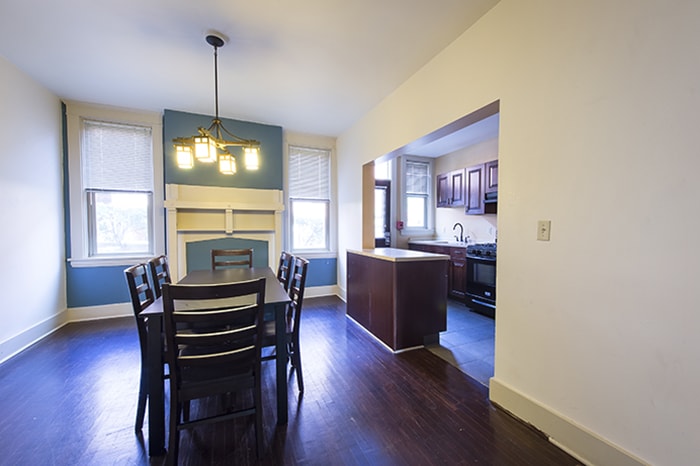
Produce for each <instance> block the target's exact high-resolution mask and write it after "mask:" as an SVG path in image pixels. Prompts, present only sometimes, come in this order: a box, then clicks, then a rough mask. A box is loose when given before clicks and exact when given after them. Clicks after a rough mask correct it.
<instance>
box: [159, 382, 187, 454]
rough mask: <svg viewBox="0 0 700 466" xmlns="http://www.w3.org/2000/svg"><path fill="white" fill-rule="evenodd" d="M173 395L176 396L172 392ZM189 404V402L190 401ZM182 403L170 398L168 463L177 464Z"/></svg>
mask: <svg viewBox="0 0 700 466" xmlns="http://www.w3.org/2000/svg"><path fill="white" fill-rule="evenodd" d="M171 396H173V397H174V396H175V395H174V394H171ZM188 404H189V403H188ZM181 406H182V405H181V404H180V403H179V402H178V400H176V399H172V398H171V400H170V437H169V438H168V452H167V456H166V461H165V462H166V464H167V465H171V466H172V465H176V464H177V456H178V448H179V446H180V430H179V429H178V428H177V426H178V424H179V423H180V422H179V419H180V408H181Z"/></svg>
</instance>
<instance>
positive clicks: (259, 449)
mask: <svg viewBox="0 0 700 466" xmlns="http://www.w3.org/2000/svg"><path fill="white" fill-rule="evenodd" d="M253 397H254V398H255V399H254V402H255V446H256V453H257V455H258V458H262V456H263V426H262V393H261V388H260V387H257V388H256V389H255V393H254V394H253Z"/></svg>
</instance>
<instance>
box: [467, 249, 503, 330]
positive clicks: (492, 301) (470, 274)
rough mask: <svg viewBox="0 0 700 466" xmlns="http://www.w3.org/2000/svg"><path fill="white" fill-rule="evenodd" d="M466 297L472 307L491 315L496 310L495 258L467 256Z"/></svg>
mask: <svg viewBox="0 0 700 466" xmlns="http://www.w3.org/2000/svg"><path fill="white" fill-rule="evenodd" d="M467 298H468V300H469V301H470V302H471V304H472V305H473V307H474V309H475V310H476V311H479V312H482V313H483V312H484V311H485V313H486V314H488V315H490V316H491V317H493V316H494V314H495V310H496V259H494V258H485V257H480V256H472V255H468V256H467Z"/></svg>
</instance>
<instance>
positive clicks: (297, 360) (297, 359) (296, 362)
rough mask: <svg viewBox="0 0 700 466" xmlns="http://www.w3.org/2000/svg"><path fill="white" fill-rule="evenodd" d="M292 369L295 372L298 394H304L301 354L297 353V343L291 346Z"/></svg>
mask: <svg viewBox="0 0 700 466" xmlns="http://www.w3.org/2000/svg"><path fill="white" fill-rule="evenodd" d="M292 348H293V352H292V367H293V368H295V369H296V371H297V385H298V386H299V392H300V393H304V376H303V375H302V373H301V354H300V353H299V342H298V341H295V342H294V343H293V344H292Z"/></svg>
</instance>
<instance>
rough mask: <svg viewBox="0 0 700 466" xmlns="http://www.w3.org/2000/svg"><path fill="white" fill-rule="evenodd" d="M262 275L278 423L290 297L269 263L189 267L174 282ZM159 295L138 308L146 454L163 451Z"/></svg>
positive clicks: (284, 404)
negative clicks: (143, 336) (142, 328)
mask: <svg viewBox="0 0 700 466" xmlns="http://www.w3.org/2000/svg"><path fill="white" fill-rule="evenodd" d="M258 278H265V311H264V312H265V316H266V320H272V319H274V320H275V330H276V335H277V339H276V341H275V354H276V357H275V365H276V377H275V379H276V385H277V387H276V388H277V424H279V425H284V424H286V423H287V410H288V400H287V349H286V347H285V345H286V341H285V331H286V318H285V314H286V312H285V311H286V308H287V303H289V302H290V301H291V299H290V298H289V295H288V294H287V291H286V290H285V289H284V286H283V285H282V284H281V283H280V282H279V280H277V275H276V274H275V272H274V271H273V270H272V269H271V268H270V267H251V268H248V267H244V268H220V269H216V270H192V271H190V272H188V273H187V275H185V276H184V277H183V278H182V279H181V280H179V281H178V282H177V284H182V285H212V284H223V283H236V282H242V281H248V280H255V279H258ZM162 299H163V298H162V296H161V297H159V298H158V299H156V300H155V301H154V303H153V304H151V305H150V306H149V307H148V308H146V309H145V310H144V311H143V312H141V316H140V317H141V318H143V319H146V333H147V349H146V358H147V362H146V366H147V367H146V378H147V381H148V382H147V383H148V454H149V456H160V455H162V454H164V453H165V384H164V383H163V380H164V374H165V371H164V359H163V348H164V342H163V301H162Z"/></svg>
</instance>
